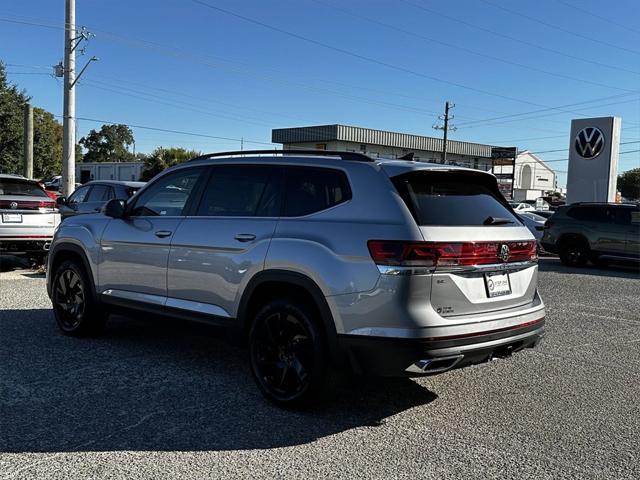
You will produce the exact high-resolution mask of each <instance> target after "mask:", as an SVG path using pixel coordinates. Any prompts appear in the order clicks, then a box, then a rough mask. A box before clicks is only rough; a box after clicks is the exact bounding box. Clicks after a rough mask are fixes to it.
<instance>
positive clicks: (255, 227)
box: [166, 165, 282, 317]
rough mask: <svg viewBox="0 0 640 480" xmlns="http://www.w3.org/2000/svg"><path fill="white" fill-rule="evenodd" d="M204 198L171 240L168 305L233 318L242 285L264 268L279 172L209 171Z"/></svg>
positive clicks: (253, 168) (248, 168) (255, 168)
mask: <svg viewBox="0 0 640 480" xmlns="http://www.w3.org/2000/svg"><path fill="white" fill-rule="evenodd" d="M210 168H211V170H210V176H209V180H208V181H207V184H206V186H205V187H204V188H203V194H202V200H201V201H200V204H199V206H198V208H197V210H195V212H194V213H195V214H194V215H192V216H189V217H187V218H185V220H184V221H183V222H182V223H181V224H180V226H179V227H178V229H177V231H176V234H175V235H174V237H173V242H172V245H171V253H170V255H169V269H168V274H167V282H168V299H167V303H166V305H167V306H168V307H174V308H177V309H181V310H186V311H190V312H192V313H200V314H205V315H213V316H216V317H235V315H236V313H237V312H236V311H235V310H236V307H237V304H238V301H239V298H238V297H239V292H240V291H241V286H242V285H243V282H244V283H246V279H248V278H251V277H252V276H253V274H255V273H256V272H257V271H260V270H262V269H263V267H264V260H265V257H266V254H267V250H268V248H269V243H270V242H271V237H272V236H273V232H274V230H275V228H276V224H277V222H278V216H279V214H280V203H281V192H282V189H281V178H282V169H281V168H280V167H273V166H268V165H220V166H214V167H210Z"/></svg>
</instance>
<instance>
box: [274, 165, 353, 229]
mask: <svg viewBox="0 0 640 480" xmlns="http://www.w3.org/2000/svg"><path fill="white" fill-rule="evenodd" d="M285 191H286V194H285V208H284V216H285V217H300V216H302V215H309V214H310V213H314V212H319V211H321V210H325V209H327V208H330V207H333V206H334V205H338V204H340V203H342V202H346V201H347V200H349V199H350V198H351V189H350V188H349V182H348V180H347V176H346V175H345V174H344V172H341V171H340V170H333V169H329V168H316V167H291V168H288V169H287V174H286V188H285Z"/></svg>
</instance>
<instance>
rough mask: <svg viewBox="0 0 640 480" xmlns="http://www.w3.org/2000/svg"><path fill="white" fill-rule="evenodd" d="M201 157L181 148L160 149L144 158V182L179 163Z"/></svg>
mask: <svg viewBox="0 0 640 480" xmlns="http://www.w3.org/2000/svg"><path fill="white" fill-rule="evenodd" d="M199 155H200V152H197V151H195V150H186V149H184V148H180V147H172V148H164V147H158V148H156V149H155V150H154V151H153V152H151V153H150V154H148V155H144V156H142V160H143V161H144V169H143V170H142V180H143V181H145V182H147V181H149V180H151V179H152V178H153V177H155V176H156V175H157V174H158V173H160V172H162V171H163V170H164V169H165V168H169V167H171V166H173V165H176V164H178V163H182V162H186V161H187V160H190V159H192V158H194V157H197V156H199Z"/></svg>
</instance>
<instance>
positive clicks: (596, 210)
mask: <svg viewBox="0 0 640 480" xmlns="http://www.w3.org/2000/svg"><path fill="white" fill-rule="evenodd" d="M567 216H568V217H571V218H575V219H576V220H582V221H585V222H609V221H610V218H609V215H607V207H604V206H602V207H599V206H587V205H584V206H581V207H573V208H571V209H570V210H569V211H568V212H567Z"/></svg>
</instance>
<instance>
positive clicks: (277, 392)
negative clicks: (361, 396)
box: [249, 300, 330, 408]
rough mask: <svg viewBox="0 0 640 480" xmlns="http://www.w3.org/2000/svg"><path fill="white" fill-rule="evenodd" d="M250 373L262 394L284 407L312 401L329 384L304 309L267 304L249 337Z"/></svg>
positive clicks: (313, 325) (322, 352) (319, 341)
mask: <svg viewBox="0 0 640 480" xmlns="http://www.w3.org/2000/svg"><path fill="white" fill-rule="evenodd" d="M249 355H250V361H251V372H252V374H253V377H254V380H255V381H256V384H257V385H258V388H259V389H260V391H261V392H262V394H263V395H264V396H265V397H266V398H267V399H268V400H269V401H271V402H273V403H275V404H276V405H278V406H281V407H285V408H292V407H299V406H303V405H306V404H309V403H311V402H313V401H314V400H317V399H318V397H320V396H322V395H321V394H323V393H325V387H326V386H327V384H328V381H329V376H330V375H329V373H330V372H329V370H330V367H329V361H328V354H327V342H326V340H325V338H324V334H323V331H322V329H321V328H320V325H319V322H318V321H316V319H315V318H314V316H313V315H312V313H311V309H309V308H307V307H306V305H304V304H299V303H295V302H292V301H288V300H274V301H271V302H269V303H267V304H266V305H265V306H264V307H262V309H260V311H259V312H258V313H257V315H256V316H255V318H254V320H253V322H252V324H251V330H250V332H249Z"/></svg>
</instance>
